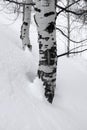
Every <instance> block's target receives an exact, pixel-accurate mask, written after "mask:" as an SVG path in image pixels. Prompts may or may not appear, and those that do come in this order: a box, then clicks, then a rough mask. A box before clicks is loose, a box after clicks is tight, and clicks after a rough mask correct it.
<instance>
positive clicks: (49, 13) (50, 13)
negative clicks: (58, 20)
mask: <svg viewBox="0 0 87 130" xmlns="http://www.w3.org/2000/svg"><path fill="white" fill-rule="evenodd" d="M54 14H55V13H54V12H48V13H46V14H44V16H45V17H48V16H50V15H54Z"/></svg>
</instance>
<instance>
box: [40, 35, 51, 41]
mask: <svg viewBox="0 0 87 130" xmlns="http://www.w3.org/2000/svg"><path fill="white" fill-rule="evenodd" d="M38 39H43V40H46V41H48V40H49V37H42V35H40V34H38Z"/></svg>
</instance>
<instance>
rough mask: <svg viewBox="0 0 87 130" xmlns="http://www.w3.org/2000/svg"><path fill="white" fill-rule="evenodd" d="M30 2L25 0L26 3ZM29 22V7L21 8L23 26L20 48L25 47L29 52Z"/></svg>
mask: <svg viewBox="0 0 87 130" xmlns="http://www.w3.org/2000/svg"><path fill="white" fill-rule="evenodd" d="M31 2H32V0H26V3H31ZM30 22H31V5H24V6H23V24H22V26H21V36H20V38H21V39H22V48H23V49H25V47H26V46H27V47H28V48H29V49H30V50H31V49H32V46H31V44H30V38H29V29H30Z"/></svg>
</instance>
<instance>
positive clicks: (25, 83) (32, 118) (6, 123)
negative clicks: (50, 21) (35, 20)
mask: <svg viewBox="0 0 87 130" xmlns="http://www.w3.org/2000/svg"><path fill="white" fill-rule="evenodd" d="M20 25H21V21H20V20H19V19H18V20H17V21H16V22H15V23H14V24H11V21H9V20H8V19H7V15H5V14H3V13H2V12H0V130H87V61H86V60H84V59H82V58H81V57H78V58H69V59H67V58H65V57H64V58H63V57H62V58H60V59H59V60H58V74H57V88H56V95H55V98H54V102H53V104H52V105H51V104H49V103H48V102H47V101H46V100H45V98H44V96H43V87H42V84H41V83H40V82H38V78H37V77H36V72H37V68H38V44H37V34H36V29H35V26H34V25H32V26H31V43H32V45H33V50H32V52H29V51H28V50H26V51H23V50H22V47H21V40H20V39H19V35H20Z"/></svg>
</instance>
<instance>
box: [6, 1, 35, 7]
mask: <svg viewBox="0 0 87 130" xmlns="http://www.w3.org/2000/svg"><path fill="white" fill-rule="evenodd" d="M4 1H6V2H10V3H14V4H18V5H32V6H34V5H35V3H34V2H32V3H24V2H18V1H14V0H4Z"/></svg>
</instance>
